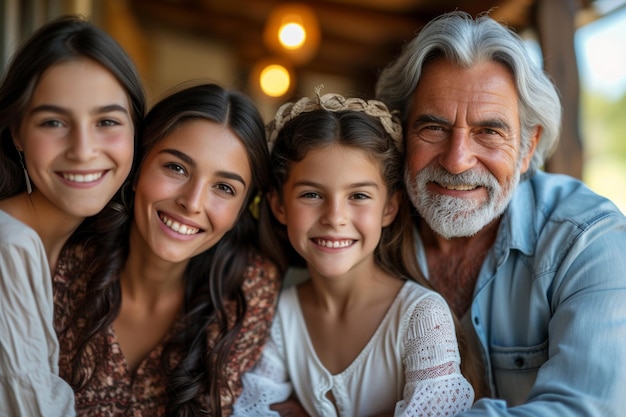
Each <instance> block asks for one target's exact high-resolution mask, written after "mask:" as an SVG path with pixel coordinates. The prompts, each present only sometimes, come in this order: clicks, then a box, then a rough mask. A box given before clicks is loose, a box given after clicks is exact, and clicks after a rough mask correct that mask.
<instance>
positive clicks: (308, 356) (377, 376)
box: [234, 281, 474, 417]
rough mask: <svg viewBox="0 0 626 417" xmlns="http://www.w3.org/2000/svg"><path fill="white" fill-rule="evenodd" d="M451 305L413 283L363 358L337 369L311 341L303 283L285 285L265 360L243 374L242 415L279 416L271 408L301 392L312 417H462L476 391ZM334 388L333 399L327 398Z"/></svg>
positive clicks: (408, 284) (237, 411)
mask: <svg viewBox="0 0 626 417" xmlns="http://www.w3.org/2000/svg"><path fill="white" fill-rule="evenodd" d="M460 362H461V360H460V356H459V350H458V345H457V340H456V335H455V330H454V322H453V321H452V316H451V313H450V310H449V308H448V306H447V304H446V303H445V301H444V300H443V298H442V297H441V296H440V295H439V294H437V293H435V292H433V291H430V290H428V289H425V288H424V287H422V286H420V285H418V284H416V283H415V282H412V281H407V282H406V283H405V285H404V286H403V287H402V289H401V291H400V292H399V293H398V295H397V296H396V299H395V300H394V301H393V303H392V305H391V307H390V308H389V311H388V312H387V314H386V315H385V317H384V318H383V320H382V321H381V323H380V325H379V326H378V328H377V329H376V331H375V333H374V335H373V336H372V338H371V339H370V340H369V342H368V343H367V345H366V346H365V347H364V348H363V350H362V351H361V352H360V353H359V355H358V356H357V358H356V359H355V360H354V361H353V362H352V363H351V364H350V365H349V366H348V367H347V368H346V369H345V370H343V371H342V372H341V373H339V374H335V375H333V374H331V373H330V372H329V371H328V370H327V369H325V368H324V366H323V364H322V363H321V362H320V360H319V359H318V357H317V355H316V353H315V349H314V348H313V344H312V342H311V340H310V338H309V334H308V332H307V327H306V324H305V321H304V316H303V314H302V310H301V306H300V303H299V300H298V295H297V291H296V287H290V288H287V289H285V290H284V291H283V292H282V294H281V296H280V300H279V304H278V310H277V312H276V316H275V318H274V323H273V324H272V329H271V339H270V340H269V341H268V344H267V345H266V347H265V349H264V351H263V355H262V357H261V360H260V361H259V363H258V364H257V365H256V366H255V368H254V369H252V370H251V371H250V372H248V373H246V374H244V375H243V392H242V394H241V396H240V397H239V399H238V400H237V402H236V403H235V410H234V416H268V417H269V416H273V417H274V416H279V414H278V413H277V412H274V411H271V410H270V409H269V406H270V405H271V404H274V403H278V402H282V401H285V400H287V399H288V398H289V397H290V395H291V394H292V393H295V395H296V396H297V398H298V400H299V401H300V403H301V404H302V406H303V407H304V409H305V410H306V411H307V413H308V414H309V415H311V416H324V417H326V416H341V417H348V416H350V417H351V416H354V417H357V416H358V417H360V416H363V417H366V416H371V415H375V414H378V413H384V412H387V413H388V412H391V411H394V410H395V414H394V415H395V416H403V417H410V416H454V415H455V414H457V413H458V412H461V411H464V410H467V409H469V408H470V406H471V405H472V402H473V400H474V390H473V389H472V386H471V385H470V383H469V382H468V381H467V380H466V379H465V378H464V377H463V375H461V371H460ZM328 391H331V392H332V397H333V398H334V399H335V404H333V403H332V402H331V401H330V400H329V399H328V398H327V396H326V393H327V392H328Z"/></svg>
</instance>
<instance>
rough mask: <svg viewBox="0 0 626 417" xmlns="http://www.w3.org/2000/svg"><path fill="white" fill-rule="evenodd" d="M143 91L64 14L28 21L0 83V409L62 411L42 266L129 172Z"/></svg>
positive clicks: (128, 70) (95, 32) (67, 394)
mask: <svg viewBox="0 0 626 417" xmlns="http://www.w3.org/2000/svg"><path fill="white" fill-rule="evenodd" d="M144 102H145V99H144V93H143V89H142V87H141V83H140V79H139V76H138V74H137V71H136V70H135V67H134V65H133V63H132V61H131V60H130V58H129V57H128V56H127V55H126V53H125V52H124V50H123V49H122V48H121V47H120V46H119V45H118V44H117V43H116V42H115V41H114V40H113V39H112V38H111V37H110V36H109V35H108V34H106V33H105V32H104V31H102V30H100V29H98V28H97V27H95V26H94V25H93V24H91V23H89V22H87V21H84V20H82V19H79V18H76V17H62V18H59V19H57V20H55V21H53V22H51V23H49V24H47V25H45V26H43V27H42V28H41V29H39V30H38V31H37V32H36V33H35V34H33V35H32V37H31V38H29V39H28V40H27V41H26V43H24V44H23V45H22V47H21V48H20V49H19V50H18V51H17V52H16V54H15V56H14V57H13V60H12V62H11V65H10V66H9V68H8V70H7V72H6V74H5V76H4V79H3V81H2V84H1V85H0V306H1V307H0V335H1V336H0V415H2V416H5V415H8V416H55V417H58V416H72V415H74V397H73V395H72V390H71V388H70V387H69V386H68V385H67V384H66V383H65V382H64V381H63V380H62V379H60V378H59V376H58V342H57V339H56V335H55V332H54V328H53V299H52V279H51V272H52V271H54V269H55V267H56V265H57V260H58V258H59V253H60V252H61V249H62V247H63V245H64V244H65V243H66V242H67V241H68V239H70V238H72V239H75V240H76V241H78V240H79V239H80V236H82V234H81V233H80V231H81V229H83V228H85V227H86V226H87V223H89V221H90V220H88V221H85V220H86V219H88V218H89V219H91V217H92V216H94V215H95V214H97V213H98V212H100V211H101V210H102V209H103V208H104V207H105V205H107V204H108V203H109V202H110V200H111V199H112V197H114V194H116V192H117V191H118V189H119V188H120V186H121V185H122V183H123V182H124V180H125V179H126V178H127V176H128V174H129V172H130V171H131V167H132V161H133V155H134V146H135V140H134V138H135V135H138V133H139V130H140V126H141V124H142V122H141V121H142V120H143V116H144V106H145V103H144Z"/></svg>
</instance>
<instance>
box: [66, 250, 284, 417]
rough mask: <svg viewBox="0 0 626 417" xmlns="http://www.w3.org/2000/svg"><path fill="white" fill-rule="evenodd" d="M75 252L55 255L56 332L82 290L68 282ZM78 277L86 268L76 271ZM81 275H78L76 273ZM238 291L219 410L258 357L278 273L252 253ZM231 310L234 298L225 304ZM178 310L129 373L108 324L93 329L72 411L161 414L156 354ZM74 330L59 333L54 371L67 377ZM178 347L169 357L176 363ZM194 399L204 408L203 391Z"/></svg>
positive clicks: (105, 415)
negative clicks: (87, 369)
mask: <svg viewBox="0 0 626 417" xmlns="http://www.w3.org/2000/svg"><path fill="white" fill-rule="evenodd" d="M80 258H81V257H80V256H79V255H77V254H66V256H64V257H62V259H60V260H59V266H58V268H57V271H56V274H55V276H54V278H53V289H54V323H55V328H56V330H57V332H58V333H59V332H60V331H61V329H64V328H65V327H66V325H67V323H68V321H69V319H70V318H71V316H72V313H73V309H74V308H77V306H78V305H79V303H80V301H81V300H82V299H83V298H84V296H85V279H80V280H78V281H77V283H76V284H74V285H72V286H69V276H70V273H71V271H77V270H78V271H81V269H78V268H81V265H83V269H84V264H83V263H82V262H81V259H80ZM81 273H82V275H83V277H85V275H86V273H85V272H82V271H81ZM81 278H82V277H81ZM242 288H243V292H244V294H245V297H246V301H247V304H248V309H247V312H246V315H245V317H244V323H243V327H242V330H241V332H240V333H239V336H238V337H237V340H236V342H235V344H234V348H233V350H232V351H231V354H230V356H229V360H228V363H227V365H226V367H227V375H228V386H224V387H222V389H221V402H222V413H223V415H229V414H230V413H231V410H232V404H233V403H234V401H235V399H236V398H237V396H238V395H239V394H240V392H241V388H242V387H241V378H240V377H241V375H242V374H243V373H244V372H245V371H247V370H249V369H250V368H251V367H252V366H253V365H254V364H255V363H256V362H257V360H258V359H259V358H260V356H261V351H262V349H263V345H264V344H265V341H266V338H267V337H268V335H269V328H270V325H271V320H272V318H273V315H274V310H275V305H276V298H277V296H278V291H279V288H280V277H279V274H278V272H277V270H276V268H275V267H274V265H273V264H271V263H270V262H269V261H267V260H266V259H264V258H262V257H260V256H257V257H255V258H254V259H252V261H251V262H250V265H249V266H248V268H247V271H246V279H245V281H244V283H243V287H242ZM227 307H228V308H230V309H232V311H233V312H234V307H235V306H234V303H230V304H228V305H227ZM183 325H184V324H183V321H182V316H181V317H179V318H178V319H177V320H176V321H175V323H174V324H173V326H172V327H171V328H170V330H169V333H168V335H167V336H166V337H165V339H164V340H163V341H162V342H161V344H159V345H158V346H156V347H155V348H154V350H153V351H152V352H150V354H149V355H148V356H147V357H146V358H145V359H144V360H143V361H142V362H141V364H140V365H139V367H138V368H137V370H136V372H135V373H134V374H131V372H130V370H129V369H128V367H127V365H126V360H125V358H124V355H123V353H122V352H121V349H120V346H119V344H118V342H117V338H116V336H115V332H114V331H113V326H109V327H108V328H107V329H106V330H105V331H103V332H101V333H100V334H98V335H97V336H96V337H95V339H94V343H93V344H92V346H93V347H96V348H94V349H91V350H90V351H89V354H90V356H91V358H92V360H93V361H94V363H95V362H96V361H97V362H98V363H99V364H100V366H98V367H96V369H95V372H96V374H95V375H94V376H93V378H91V379H90V382H89V383H88V385H87V386H85V387H84V388H83V389H81V390H80V391H79V392H77V393H76V410H77V415H78V416H89V417H110V416H132V417H139V416H142V417H159V416H164V415H165V404H166V400H167V399H166V390H165V385H166V376H165V375H164V372H163V369H162V366H161V360H162V359H161V356H162V352H163V348H164V344H165V342H167V340H169V339H170V338H171V337H172V335H173V334H175V333H176V332H177V330H178V329H180V328H181V327H182V326H183ZM216 334H217V329H215V328H209V329H208V338H209V346H213V345H214V344H215V338H216ZM75 339H76V332H75V331H73V329H70V330H69V331H67V332H65V333H64V334H62V333H60V334H59V343H60V347H61V355H60V359H59V369H60V374H61V376H62V377H63V378H65V379H69V377H70V375H71V368H70V355H69V353H70V352H73V350H74V348H75V346H74V344H75ZM180 355H182V352H180V353H179V355H178V356H177V355H176V353H175V354H174V355H173V357H172V358H171V359H170V360H171V361H172V362H173V363H177V362H178V360H179V358H180ZM198 398H199V400H200V401H201V403H202V404H206V409H208V408H209V406H208V404H209V402H208V399H209V397H208V393H206V392H204V393H202V394H199V396H198Z"/></svg>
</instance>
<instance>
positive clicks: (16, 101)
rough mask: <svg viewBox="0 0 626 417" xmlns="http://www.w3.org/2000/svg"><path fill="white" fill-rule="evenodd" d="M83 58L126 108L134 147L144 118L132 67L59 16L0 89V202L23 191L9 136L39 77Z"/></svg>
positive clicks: (78, 24) (107, 41)
mask: <svg viewBox="0 0 626 417" xmlns="http://www.w3.org/2000/svg"><path fill="white" fill-rule="evenodd" d="M79 58H88V59H91V60H93V61H95V62H97V63H98V64H100V65H102V66H103V67H104V68H106V69H107V70H108V71H109V72H110V73H111V74H113V76H114V77H115V78H116V79H117V81H118V82H119V83H120V85H121V86H122V88H123V89H124V91H125V92H126V95H127V96H128V100H129V102H130V105H131V113H132V114H131V117H132V121H133V126H134V128H135V143H137V138H138V137H139V135H140V133H141V127H142V124H143V117H144V114H145V106H146V104H145V95H144V91H143V87H142V85H141V80H140V77H139V75H138V73H137V70H136V68H135V65H134V64H133V62H132V60H131V59H130V57H129V56H128V55H127V54H126V52H125V51H124V49H123V48H122V47H121V46H120V45H119V44H118V43H117V42H116V41H115V40H114V39H113V38H112V37H111V36H110V35H109V34H107V33H106V32H105V31H104V30H102V29H100V28H98V27H96V26H95V25H94V24H93V23H91V22H89V21H87V20H85V19H83V18H81V17H78V16H62V17H59V18H57V19H56V20H53V21H51V22H49V23H48V24H46V25H44V26H42V27H41V28H39V30H37V31H36V32H35V33H34V34H33V35H32V36H31V37H30V38H28V39H27V40H26V42H24V43H23V44H22V45H21V46H20V48H19V49H18V50H17V51H16V53H15V55H14V56H13V58H12V60H11V63H10V65H9V67H8V69H7V71H6V74H5V76H4V79H3V80H2V85H0V199H3V198H7V197H11V196H12V195H15V194H18V193H20V192H22V191H24V190H25V189H26V181H25V179H24V172H23V171H22V166H21V164H20V159H19V155H18V153H17V150H16V149H15V146H14V144H13V140H12V138H11V130H12V129H16V128H17V127H18V126H19V124H20V123H21V121H22V118H23V116H24V112H25V110H26V107H27V106H28V102H29V101H30V99H31V97H32V94H33V92H34V90H35V87H36V86H37V83H38V82H39V79H40V77H41V74H43V72H44V71H46V70H47V69H48V68H50V67H51V66H53V65H55V64H58V63H61V62H66V61H69V60H73V59H79Z"/></svg>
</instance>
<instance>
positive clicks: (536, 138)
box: [520, 126, 543, 174]
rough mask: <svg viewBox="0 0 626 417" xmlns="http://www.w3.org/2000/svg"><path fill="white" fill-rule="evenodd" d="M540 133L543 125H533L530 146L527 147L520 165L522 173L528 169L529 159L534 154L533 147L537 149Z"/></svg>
mask: <svg viewBox="0 0 626 417" xmlns="http://www.w3.org/2000/svg"><path fill="white" fill-rule="evenodd" d="M541 133H543V127H541V126H535V131H534V132H533V133H532V135H531V136H530V139H529V140H530V147H529V149H528V153H527V154H526V156H524V159H522V165H521V167H520V168H521V173H522V174H523V173H524V172H526V171H527V170H528V167H529V166H530V161H531V160H532V159H533V155H534V154H535V149H537V144H538V143H539V138H540V137H541Z"/></svg>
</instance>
